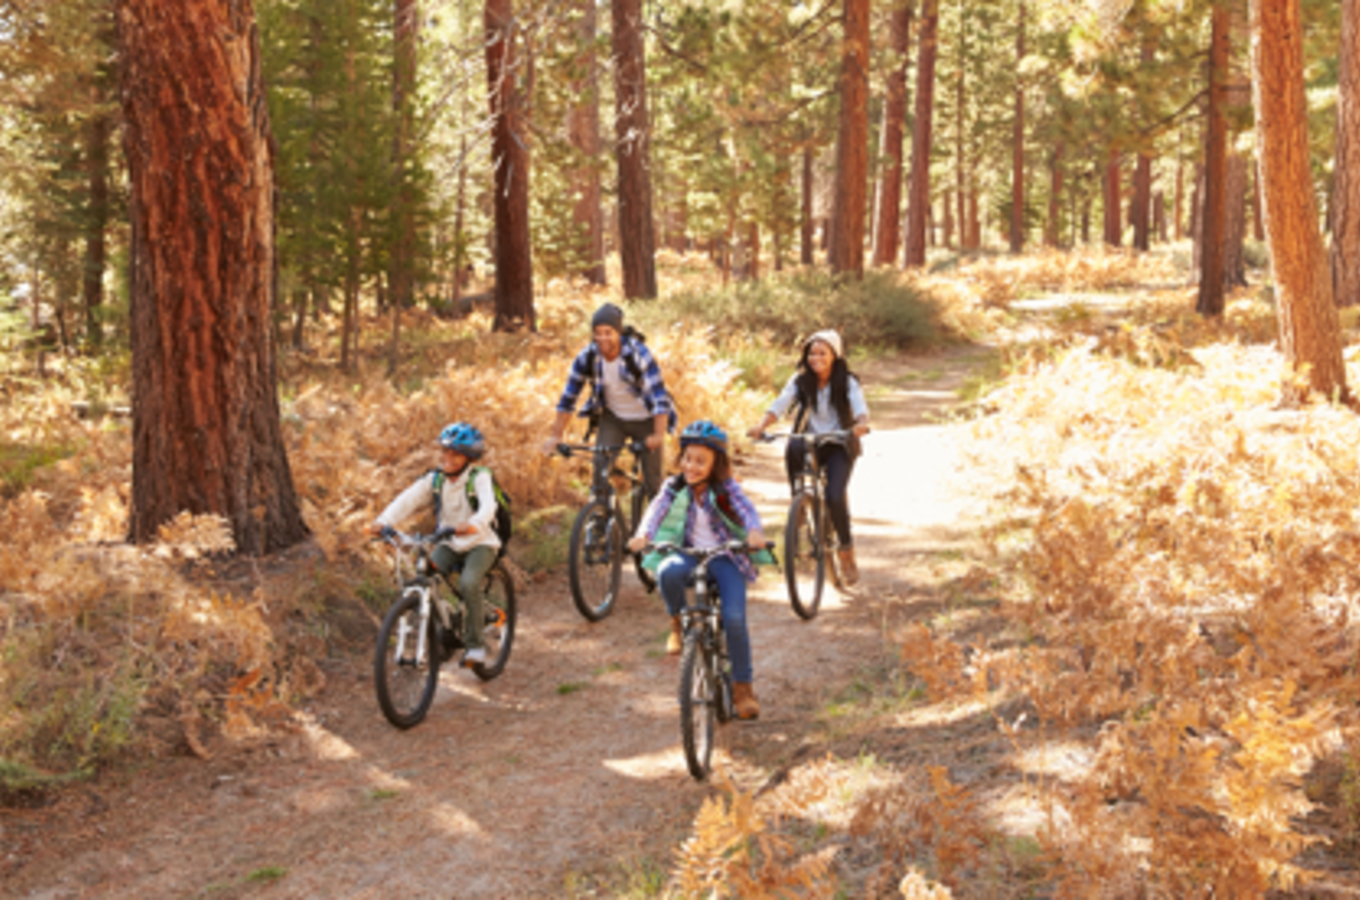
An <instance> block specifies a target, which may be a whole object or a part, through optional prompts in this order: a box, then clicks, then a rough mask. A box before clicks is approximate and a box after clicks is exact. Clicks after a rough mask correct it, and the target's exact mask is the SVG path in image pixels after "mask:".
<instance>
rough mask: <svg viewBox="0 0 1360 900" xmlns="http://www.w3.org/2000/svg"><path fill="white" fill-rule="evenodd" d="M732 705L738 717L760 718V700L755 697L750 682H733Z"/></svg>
mask: <svg viewBox="0 0 1360 900" xmlns="http://www.w3.org/2000/svg"><path fill="white" fill-rule="evenodd" d="M732 706H733V707H735V708H736V713H737V718H738V719H759V718H760V701H759V700H757V699H756V692H755V689H754V688H753V687H751V682H749V681H737V682H733V684H732Z"/></svg>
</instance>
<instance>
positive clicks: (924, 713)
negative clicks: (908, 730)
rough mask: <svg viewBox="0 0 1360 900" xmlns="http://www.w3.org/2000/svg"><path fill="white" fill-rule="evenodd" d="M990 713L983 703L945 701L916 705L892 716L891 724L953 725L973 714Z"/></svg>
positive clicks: (910, 725) (909, 725)
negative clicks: (928, 704)
mask: <svg viewBox="0 0 1360 900" xmlns="http://www.w3.org/2000/svg"><path fill="white" fill-rule="evenodd" d="M981 715H990V710H989V709H988V707H987V704H985V703H979V702H978V701H976V700H969V701H967V702H964V703H954V702H950V701H946V702H944V703H935V704H932V705H930V706H918V707H915V708H914V709H909V710H907V711H906V712H901V713H898V714H897V715H896V716H894V717H893V724H895V725H901V726H906V727H912V726H919V725H953V724H954V723H956V722H962V721H964V720H966V719H970V718H972V717H973V716H981Z"/></svg>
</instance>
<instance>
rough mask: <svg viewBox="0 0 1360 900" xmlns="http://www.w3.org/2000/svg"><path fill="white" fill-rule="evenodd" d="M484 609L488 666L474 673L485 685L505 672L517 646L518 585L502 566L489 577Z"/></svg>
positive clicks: (482, 665)
mask: <svg viewBox="0 0 1360 900" xmlns="http://www.w3.org/2000/svg"><path fill="white" fill-rule="evenodd" d="M482 605H483V609H484V610H485V612H484V613H483V615H484V616H485V618H486V624H485V625H483V626H482V639H483V641H484V643H485V644H486V662H484V663H477V665H475V666H473V667H472V672H473V674H474V675H476V676H477V677H478V678H480V679H482V681H490V680H491V679H493V678H495V677H496V676H497V675H499V674H501V672H503V671H505V664H506V662H507V661H508V660H509V659H510V647H511V646H512V645H513V644H514V643H515V582H514V580H513V579H512V578H511V577H510V573H509V572H507V571H505V567H504V566H501V565H499V564H498V565H496V566H495V567H494V568H492V570H491V571H490V572H487V573H486V586H485V587H484V588H483V590H482Z"/></svg>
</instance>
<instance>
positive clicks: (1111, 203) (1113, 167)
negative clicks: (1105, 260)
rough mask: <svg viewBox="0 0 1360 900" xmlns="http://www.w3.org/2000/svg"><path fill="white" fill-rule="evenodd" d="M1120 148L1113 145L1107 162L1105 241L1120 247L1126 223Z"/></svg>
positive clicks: (1112, 245)
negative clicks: (1123, 206) (1121, 182)
mask: <svg viewBox="0 0 1360 900" xmlns="http://www.w3.org/2000/svg"><path fill="white" fill-rule="evenodd" d="M1119 164H1120V161H1119V150H1118V149H1116V148H1114V147H1111V148H1110V156H1109V159H1108V160H1107V161H1106V163H1105V181H1104V190H1105V243H1106V244H1108V245H1110V246H1111V247H1118V246H1119V245H1120V243H1121V241H1122V239H1123V234H1124V227H1123V225H1124V223H1123V221H1122V219H1121V216H1120V214H1119V213H1120V200H1119V187H1120V185H1119V180H1120V171H1119Z"/></svg>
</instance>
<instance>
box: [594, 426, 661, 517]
mask: <svg viewBox="0 0 1360 900" xmlns="http://www.w3.org/2000/svg"><path fill="white" fill-rule="evenodd" d="M655 432H656V420H655V419H653V418H652V417H651V416H648V417H647V418H645V419H620V418H619V417H618V416H616V415H614V414H613V413H612V412H610V411H609V410H607V409H606V410H605V411H604V412H602V413H600V427H599V432H598V435H599V436H598V437H596V439H595V444H596V446H600V447H617V446H618V445H620V444H622V443H624V442H625V441H627V440H634V441H645V440H647V438H649V437H651V436H652V435H653V434H654V433H655ZM625 471H627V469H626V468H625ZM642 481H643V483H644V484H646V485H647V496H648V497H655V496H656V493H657V491H659V490H660V489H661V448H660V447H657V448H656V449H655V450H644V451H643V453H642Z"/></svg>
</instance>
